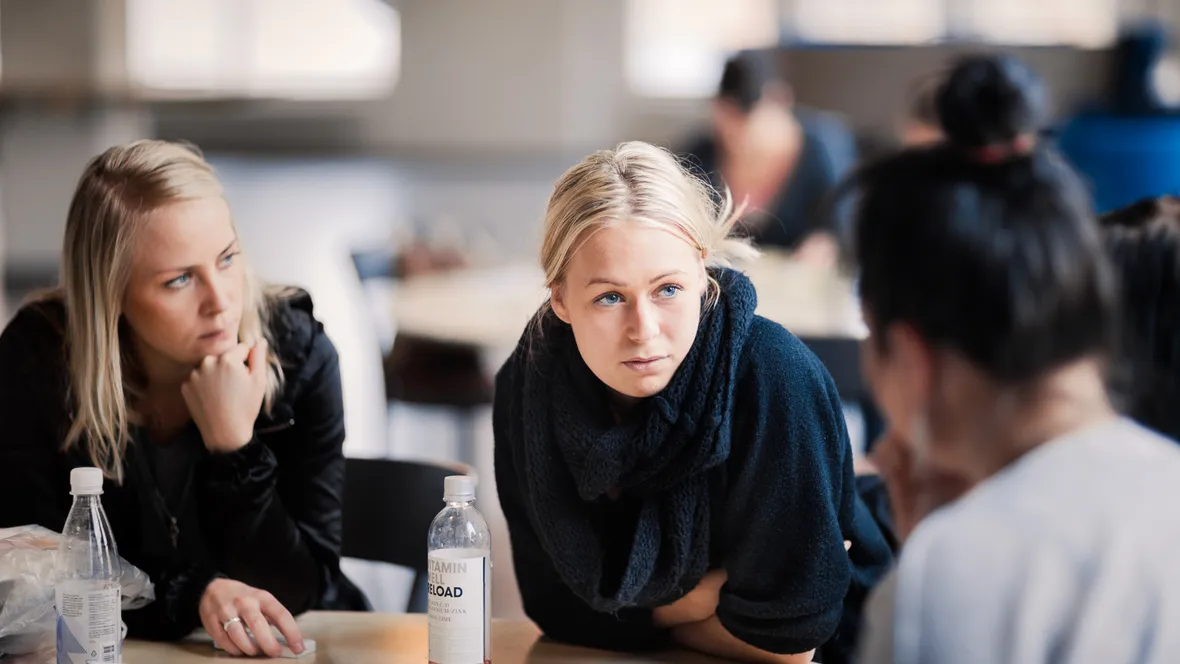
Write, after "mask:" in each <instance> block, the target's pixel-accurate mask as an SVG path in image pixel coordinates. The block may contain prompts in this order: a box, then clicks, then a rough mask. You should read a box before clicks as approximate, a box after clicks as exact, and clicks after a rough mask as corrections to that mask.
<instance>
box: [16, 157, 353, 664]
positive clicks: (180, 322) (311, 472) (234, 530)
mask: <svg viewBox="0 0 1180 664" xmlns="http://www.w3.org/2000/svg"><path fill="white" fill-rule="evenodd" d="M0 422H3V423H4V435H3V436H2V437H0V527H3V526H13V525H18V524H29V523H37V524H41V525H43V526H46V527H49V528H53V529H54V530H60V529H61V528H62V524H63V523H64V521H65V517H66V512H67V511H68V510H69V506H70V495H69V472H70V469H71V468H73V467H76V466H86V465H95V466H98V467H100V468H102V470H103V471H104V472H105V474H106V475H107V478H108V481H107V483H106V489H105V493H104V495H103V504H104V505H105V507H106V512H107V515H108V516H109V518H110V521H111V527H112V529H113V531H114V534H115V538H116V540H117V542H118V545H119V550H120V553H121V554H122V555H123V556H124V557H125V558H126V559H127V560H129V561H130V562H132V563H134V564H135V565H137V566H139V567H141V568H142V569H144V570H145V571H146V572H148V574H150V575H151V577H152V580H153V581H154V582H155V584H156V597H157V599H156V601H155V602H154V603H152V604H150V605H149V606H147V607H146V608H144V609H140V610H138V611H132V612H128V613H126V614H124V619H125V620H126V622H127V624H128V631H129V634H130V635H131V636H140V637H145V638H156V639H174V638H179V637H181V636H183V635H185V634H187V633H188V632H190V631H192V630H193V629H194V628H195V627H197V626H198V625H202V624H203V625H204V627H205V628H206V629H207V630H208V631H209V633H210V634H211V635H212V636H213V638H214V640H216V641H217V642H218V644H220V645H221V646H222V647H224V648H225V649H226V650H227V651H229V652H230V653H232V654H246V655H254V654H259V650H261V651H262V652H264V653H266V654H271V655H277V654H278V653H279V648H278V645H277V643H276V641H275V639H274V638H273V637H272V636H271V630H270V627H269V625H268V623H270V624H273V625H275V626H277V627H278V628H279V629H280V630H281V631H282V632H283V634H285V635H286V637H287V639H288V641H289V642H290V643H291V644H292V650H294V651H296V652H298V651H300V650H301V648H302V645H301V636H300V633H299V629H298V627H297V626H296V625H295V622H294V620H293V619H292V614H293V613H299V612H302V611H306V610H308V609H311V608H317V607H323V608H363V607H364V606H365V605H366V602H365V600H364V597H363V596H362V595H361V594H360V593H359V591H357V590H356V589H355V587H353V586H352V585H351V584H350V583H348V580H347V579H345V578H344V577H343V576H342V575H341V574H340V568H339V558H340V522H341V513H340V500H341V490H342V486H343V481H344V477H343V474H344V457H343V454H342V452H341V445H342V443H343V440H344V426H343V408H342V404H341V394H340V376H339V369H338V366H337V358H336V351H335V349H334V348H333V346H332V343H331V342H330V341H329V340H328V338H327V337H326V336H325V335H324V333H323V330H322V328H321V326H320V324H319V323H318V322H316V320H315V318H313V317H312V306H311V301H310V298H308V296H307V295H306V294H305V293H302V292H298V291H291V292H284V293H278V292H271V291H269V290H264V289H263V288H261V287H260V286H259V284H258V282H257V281H256V280H255V279H253V278H252V276H251V274H250V270H249V268H248V266H247V264H246V262H245V261H244V256H243V255H242V249H241V247H240V246H239V244H238V238H237V233H236V232H235V230H234V225H233V221H232V218H231V215H230V210H229V208H228V207H227V205H226V201H225V198H224V196H223V194H222V189H221V185H220V184H219V183H218V180H217V178H216V176H215V175H214V173H213V171H212V169H211V168H210V167H209V165H208V164H207V163H206V162H205V161H204V159H202V157H201V156H200V155H199V154H198V153H197V152H196V151H195V150H193V149H190V148H188V147H186V146H182V145H177V144H172V143H166V142H161V141H138V142H135V143H130V144H127V145H122V146H118V147H114V148H111V149H109V150H107V151H106V152H104V153H103V154H101V155H99V156H98V157H96V158H95V159H94V160H92V161H91V162H90V163H89V164H88V165H87V166H86V170H85V171H84V172H83V174H82V177H81V179H80V181H79V182H78V187H77V191H76V192H75V194H74V199H73V202H72V203H71V205H70V211H69V218H68V219H67V222H66V234H65V242H64V245H63V249H62V260H61V286H60V287H59V288H58V289H56V290H55V291H52V292H50V293H47V294H45V295H43V296H42V297H40V298H39V299H38V300H36V301H33V302H31V303H28V304H26V305H25V306H23V307H22V308H21V309H20V311H19V312H17V314H16V316H15V317H14V318H13V320H12V321H11V322H10V323H9V325H8V327H7V328H6V329H5V330H4V333H3V335H2V336H0ZM247 629H250V630H251V631H252V632H253V633H254V634H255V635H256V636H257V637H258V646H257V647H256V646H255V645H254V644H253V643H252V642H251V641H250V639H249V637H248V635H247V633H246V630H247Z"/></svg>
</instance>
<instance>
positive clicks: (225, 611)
mask: <svg viewBox="0 0 1180 664" xmlns="http://www.w3.org/2000/svg"><path fill="white" fill-rule="evenodd" d="M199 611H200V615H201V624H202V625H204V626H205V631H206V632H209V635H210V636H212V637H213V640H214V641H215V642H216V643H217V645H218V646H220V647H221V648H222V649H223V650H225V651H226V652H228V653H229V654H231V655H233V656H235V657H239V656H241V655H248V656H251V657H253V656H254V655H257V654H259V650H261V651H262V653H264V654H266V655H267V656H268V657H281V656H282V654H283V647H282V646H280V645H279V642H278V640H277V639H275V637H274V633H273V632H272V631H271V628H270V626H271V625H274V626H275V627H278V628H279V631H280V632H281V633H282V634H283V636H284V637H285V638H286V639H287V646H288V647H289V648H291V652H293V653H295V654H296V655H298V654H300V653H302V652H303V634H302V633H301V632H300V631H299V626H298V625H296V624H295V619H294V618H293V617H291V612H290V611H288V610H287V609H286V607H284V606H283V605H282V604H280V603H279V601H278V600H277V599H275V598H274V595H271V594H270V593H268V592H266V591H265V590H259V589H257V588H252V587H250V586H248V585H246V584H244V583H241V582H239V581H233V580H232V579H214V580H213V581H212V582H210V583H209V586H208V587H206V588H205V594H204V595H202V596H201V604H200V608H199ZM235 618H236V619H237V620H235ZM231 621H232V622H231ZM247 628H249V629H250V632H252V633H253V634H254V639H255V640H257V641H258V645H255V644H254V641H253V640H251V639H250V635H249V634H247V633H246V629H247Z"/></svg>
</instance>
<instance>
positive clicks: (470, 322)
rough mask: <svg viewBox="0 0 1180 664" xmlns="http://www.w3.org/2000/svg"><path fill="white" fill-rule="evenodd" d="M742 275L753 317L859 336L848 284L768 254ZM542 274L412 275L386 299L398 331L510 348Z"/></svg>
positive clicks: (523, 267)
mask: <svg viewBox="0 0 1180 664" xmlns="http://www.w3.org/2000/svg"><path fill="white" fill-rule="evenodd" d="M743 270H744V271H745V272H746V274H747V275H748V276H749V277H750V280H751V281H753V283H754V286H755V288H756V289H757V290H758V313H759V314H760V315H762V316H765V317H766V318H769V319H771V320H773V321H776V322H778V323H780V324H782V325H783V326H784V327H786V328H787V329H789V330H790V331H791V332H793V333H795V334H796V335H797V336H810V337H843V338H848V337H852V338H862V337H863V336H864V335H865V329H864V324H863V322H862V320H861V317H860V310H859V307H858V306H857V304H856V300H855V298H854V295H853V288H852V284H851V282H850V280H849V279H848V278H847V277H846V276H845V275H842V274H840V273H838V272H837V271H835V270H831V269H825V268H818V267H814V266H811V265H808V264H805V263H801V262H799V261H796V260H793V259H791V258H790V257H788V256H786V255H783V254H779V253H774V252H768V253H765V254H763V255H762V257H760V258H758V259H756V260H755V261H753V262H752V263H750V264H748V265H746V266H743ZM544 281H545V280H544V274H543V273H542V272H541V269H540V268H539V267H537V266H536V265H534V264H525V263H517V264H510V265H503V266H497V267H482V268H470V269H464V270H459V271H455V272H448V273H442V274H433V275H426V276H421V277H414V278H411V279H407V280H405V281H403V282H402V283H401V284H400V285H399V286H398V287H397V288H396V289H395V290H394V292H393V294H392V298H393V300H392V303H391V311H392V314H393V320H394V325H395V328H396V329H397V331H398V333H399V334H408V335H413V336H417V337H423V338H428V339H435V340H438V341H450V342H455V343H461V344H467V345H470V346H475V347H478V348H482V349H485V350H493V351H500V350H503V349H508V350H511V349H512V348H513V347H514V346H515V345H516V342H517V340H519V339H520V335H521V333H522V332H523V331H524V328H525V325H526V324H527V323H528V321H529V320H530V318H531V317H532V316H533V314H535V313H536V311H537V308H538V307H539V306H540V305H541V304H542V303H543V302H544V301H545V298H546V295H547V293H546V290H545V287H544Z"/></svg>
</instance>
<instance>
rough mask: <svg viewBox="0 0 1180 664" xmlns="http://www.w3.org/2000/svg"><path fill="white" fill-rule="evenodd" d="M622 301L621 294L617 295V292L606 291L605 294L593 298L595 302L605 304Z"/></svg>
mask: <svg viewBox="0 0 1180 664" xmlns="http://www.w3.org/2000/svg"><path fill="white" fill-rule="evenodd" d="M622 301H623V296H621V295H619V294H618V293H607V294H606V295H602V296H600V297H599V298H598V299H597V300H594V302H595V304H603V305H606V306H612V305H616V304H618V303H620V302H622Z"/></svg>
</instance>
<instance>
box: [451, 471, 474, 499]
mask: <svg viewBox="0 0 1180 664" xmlns="http://www.w3.org/2000/svg"><path fill="white" fill-rule="evenodd" d="M472 498H475V478H474V477H471V476H470V475H451V476H450V477H448V478H446V479H444V480H443V500H445V501H447V502H452V501H458V500H471V499H472Z"/></svg>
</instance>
